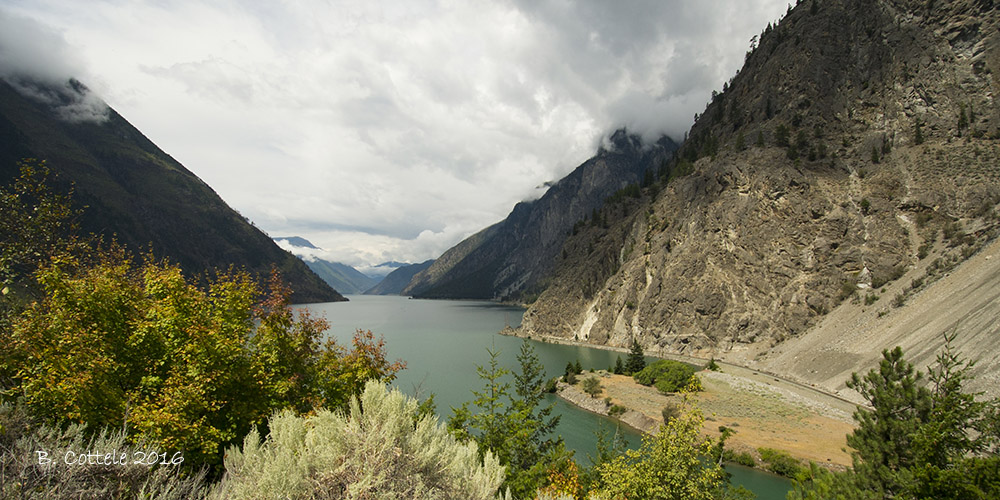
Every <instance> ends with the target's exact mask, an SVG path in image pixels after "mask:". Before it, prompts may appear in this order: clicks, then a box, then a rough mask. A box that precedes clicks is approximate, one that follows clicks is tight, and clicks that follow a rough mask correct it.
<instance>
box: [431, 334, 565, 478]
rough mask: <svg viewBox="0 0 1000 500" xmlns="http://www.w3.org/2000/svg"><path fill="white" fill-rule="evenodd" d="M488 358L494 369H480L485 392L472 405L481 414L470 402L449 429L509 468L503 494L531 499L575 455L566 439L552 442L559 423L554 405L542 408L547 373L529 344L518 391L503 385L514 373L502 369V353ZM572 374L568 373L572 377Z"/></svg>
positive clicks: (516, 382)
mask: <svg viewBox="0 0 1000 500" xmlns="http://www.w3.org/2000/svg"><path fill="white" fill-rule="evenodd" d="M487 353H489V356H490V360H489V364H488V365H487V366H486V367H483V366H480V367H478V369H477V371H478V372H479V377H480V378H481V379H482V380H483V381H484V387H483V389H482V390H480V391H473V395H474V396H475V397H476V398H475V399H474V400H473V401H472V405H474V406H476V407H477V408H478V409H479V411H478V412H476V413H473V412H472V410H471V409H470V403H469V402H465V403H463V404H462V406H460V407H459V408H452V411H453V415H452V416H451V418H449V419H448V427H449V428H450V429H451V430H452V433H453V434H454V435H455V436H456V437H458V438H460V439H473V440H475V441H476V442H477V443H478V444H479V452H480V455H481V456H486V454H487V452H489V453H492V454H493V455H494V456H496V457H497V458H498V459H499V460H500V463H501V464H503V465H505V466H507V469H506V476H505V479H504V482H503V485H502V486H501V491H502V490H504V489H506V488H510V490H511V493H513V495H514V497H515V498H530V497H531V495H533V494H534V492H535V491H536V490H537V489H538V488H539V487H540V486H541V485H542V483H543V482H544V480H545V477H546V474H547V473H548V472H549V471H550V470H552V469H555V468H559V467H562V466H563V465H565V462H567V461H568V460H570V457H571V454H570V453H569V452H567V451H566V448H565V446H564V445H563V443H562V438H561V437H559V438H552V437H550V435H551V434H552V432H553V431H554V430H555V427H556V425H557V424H558V422H559V418H558V416H552V411H553V408H554V404H553V405H549V406H547V407H544V408H539V405H540V403H541V401H542V398H543V394H542V391H543V389H544V386H545V373H544V370H543V369H542V365H541V363H539V361H538V358H537V356H536V355H535V352H534V349H533V348H532V347H531V345H530V344H529V343H528V341H525V342H524V343H523V344H522V345H521V352H520V354H519V355H518V362H519V364H520V368H521V371H520V373H519V374H515V375H514V385H513V391H511V385H510V383H508V382H505V381H504V379H505V378H506V376H507V375H509V374H510V373H511V372H510V371H509V370H507V369H506V368H503V367H501V366H499V362H498V360H497V358H498V356H499V351H494V350H492V349H487ZM567 370H569V367H567ZM572 374H573V371H568V374H567V376H572Z"/></svg>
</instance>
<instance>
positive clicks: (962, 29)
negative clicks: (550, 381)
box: [522, 0, 1000, 359]
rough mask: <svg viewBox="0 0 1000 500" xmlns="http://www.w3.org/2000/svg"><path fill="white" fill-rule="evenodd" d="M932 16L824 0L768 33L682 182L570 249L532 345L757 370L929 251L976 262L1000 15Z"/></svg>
mask: <svg viewBox="0 0 1000 500" xmlns="http://www.w3.org/2000/svg"><path fill="white" fill-rule="evenodd" d="M933 5H934V6H933V7H932V8H931V9H929V10H928V2H926V1H919V2H918V1H903V0H879V1H870V0H864V1H862V0H831V1H824V2H811V1H808V0H807V1H805V2H802V3H801V4H799V5H798V6H797V7H796V8H794V9H793V10H792V11H791V12H790V13H789V14H788V15H787V16H786V17H785V18H784V19H783V20H782V21H781V22H780V23H779V24H778V25H777V26H775V27H770V26H769V27H768V29H767V30H765V33H764V34H763V35H762V36H761V38H760V44H759V46H757V47H756V48H755V50H753V51H752V52H751V53H749V54H748V56H747V60H746V64H745V66H744V68H743V69H742V70H741V71H740V72H739V73H738V74H737V75H736V76H735V77H734V78H733V79H732V80H731V81H730V82H728V83H727V84H726V86H725V87H724V89H723V92H722V93H719V94H718V95H716V96H715V97H714V98H713V100H712V102H711V103H709V105H708V106H707V108H706V110H705V112H704V113H703V114H701V116H700V117H698V119H697V120H696V123H695V125H694V126H693V127H692V129H691V131H690V133H689V139H688V141H687V142H686V143H685V144H684V145H683V146H682V148H681V150H680V151H679V152H678V156H679V157H680V158H681V159H680V160H679V161H678V162H676V163H675V164H674V166H673V169H672V173H671V176H670V178H669V179H668V180H667V181H665V182H662V183H660V184H657V185H654V186H652V187H651V188H648V189H645V190H644V191H643V195H642V197H641V198H639V199H630V200H625V202H624V203H620V204H617V205H613V206H609V207H607V208H606V209H605V211H604V212H605V213H604V214H603V217H605V218H606V219H607V220H608V221H610V222H609V224H608V226H609V227H608V229H603V228H601V227H598V226H590V227H588V228H587V229H586V230H585V231H582V232H580V233H579V234H577V235H576V236H574V237H571V238H569V239H568V240H567V242H566V244H565V247H564V248H565V254H566V258H565V259H563V260H562V261H561V262H560V265H559V268H558V270H557V271H556V273H555V274H554V276H553V278H552V279H551V285H550V286H549V287H548V288H547V289H546V290H545V292H544V293H542V294H541V296H540V297H539V299H538V300H537V302H535V304H533V305H532V307H531V308H530V309H529V310H528V311H527V313H526V314H525V316H524V321H523V323H522V333H523V334H530V335H533V336H558V337H563V338H576V339H578V340H581V341H586V342H590V343H595V344H611V345H618V346H625V345H628V343H630V342H631V340H632V339H638V340H639V342H640V343H641V344H642V345H644V346H645V347H646V348H647V350H648V351H651V352H650V353H651V354H652V353H655V352H657V351H663V352H675V353H686V354H696V355H698V354H700V355H705V356H707V355H710V354H711V355H716V356H723V357H726V356H729V357H737V358H744V359H752V358H753V357H754V356H756V355H757V354H761V353H766V352H767V351H768V350H769V349H770V348H771V347H773V346H774V345H776V344H778V343H780V342H782V341H783V340H785V339H787V338H791V337H798V336H801V335H803V334H804V333H805V332H806V331H807V330H809V329H810V327H812V326H814V325H815V324H816V323H817V321H819V320H820V319H822V318H823V317H824V316H826V315H827V314H828V312H829V311H831V310H833V309H834V308H837V307H838V306H840V305H841V304H852V303H853V304H854V305H858V304H865V305H869V306H870V305H872V303H873V302H874V301H877V300H879V299H878V296H879V294H880V293H882V288H883V287H884V286H885V284H886V283H887V282H891V281H893V280H898V278H900V277H902V276H904V275H907V274H906V273H908V272H910V273H911V274H912V273H913V272H915V271H914V270H915V269H917V268H920V269H924V268H926V267H927V266H926V261H925V260H924V258H922V256H924V255H925V254H927V253H930V254H931V257H927V258H942V259H944V260H947V261H948V262H950V263H951V264H949V265H953V264H954V263H956V262H958V261H961V260H963V259H965V258H967V257H969V256H970V255H972V254H973V253H974V252H975V251H977V249H978V248H980V247H981V246H982V244H984V243H985V242H986V241H988V240H989V239H991V238H992V237H993V236H994V235H995V234H996V233H997V225H998V222H997V218H996V216H995V213H996V212H995V211H994V207H995V205H996V204H997V202H998V201H1000V168H998V167H997V165H998V164H1000V163H998V162H1000V128H998V127H1000V110H998V107H997V105H996V103H995V101H994V97H993V96H994V95H995V94H996V93H997V91H1000V86H998V81H997V76H996V75H997V74H998V72H1000V36H998V35H997V20H998V17H1000V14H998V10H997V7H995V6H994V5H993V2H990V1H971V0H968V1H955V2H934V3H933ZM922 264H923V265H922ZM907 276H909V275H907ZM921 276H923V275H921ZM916 277H917V276H914V278H916ZM921 286H924V285H921ZM881 300H882V302H881V306H882V307H887V308H888V307H889V306H888V304H887V303H888V302H890V300H891V299H890V298H889V297H886V298H883V299H881ZM878 306H879V305H876V307H878ZM861 307H864V306H861ZM889 309H891V308H889ZM877 354H878V350H875V352H874V353H873V355H875V356H877Z"/></svg>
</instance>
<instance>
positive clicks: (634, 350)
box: [625, 339, 646, 374]
mask: <svg viewBox="0 0 1000 500" xmlns="http://www.w3.org/2000/svg"><path fill="white" fill-rule="evenodd" d="M645 367H646V358H645V354H644V353H643V352H642V346H641V345H639V342H638V341H636V340H635V339H632V347H631V349H630V351H629V354H628V361H627V362H626V363H625V372H626V373H629V374H633V373H638V372H641V371H642V369H643V368H645Z"/></svg>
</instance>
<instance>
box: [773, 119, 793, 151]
mask: <svg viewBox="0 0 1000 500" xmlns="http://www.w3.org/2000/svg"><path fill="white" fill-rule="evenodd" d="M788 136H789V130H788V127H787V126H785V124H781V125H778V126H777V128H775V129H774V144H775V145H776V146H780V147H783V148H787V147H788V146H789V145H790V143H789V142H788V139H789V137H788Z"/></svg>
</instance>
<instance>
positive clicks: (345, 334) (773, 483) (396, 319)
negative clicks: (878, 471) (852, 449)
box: [308, 295, 790, 500]
mask: <svg viewBox="0 0 1000 500" xmlns="http://www.w3.org/2000/svg"><path fill="white" fill-rule="evenodd" d="M348 298H349V299H350V301H349V302H332V303H326V304H310V305H309V306H308V309H309V310H310V311H312V312H313V313H316V314H319V315H322V316H325V317H326V319H327V321H329V322H330V330H329V335H331V336H333V337H335V338H336V339H337V341H338V342H340V343H341V344H342V345H350V340H351V337H352V336H353V335H354V332H355V331H356V330H358V329H362V330H371V331H372V332H374V333H375V335H376V338H377V337H378V336H379V335H381V336H383V337H385V341H386V349H387V351H388V354H389V360H390V361H393V360H395V359H397V358H399V359H402V360H403V361H405V362H406V369H405V370H403V371H401V372H399V373H398V374H397V379H396V381H395V382H394V384H393V385H395V386H396V387H398V388H399V389H400V390H401V391H403V392H405V393H407V394H410V395H412V396H418V397H420V398H421V399H423V398H426V397H427V396H428V395H429V394H431V393H433V394H434V401H435V403H436V404H437V410H438V414H439V415H440V416H441V417H442V420H443V419H446V418H447V417H448V416H449V415H451V408H452V407H458V406H459V405H461V404H462V403H463V402H465V401H471V400H472V399H473V398H474V396H473V394H472V392H471V391H472V390H474V389H475V390H478V389H480V388H482V385H483V383H482V380H480V379H479V377H478V376H477V374H476V367H477V365H485V364H486V363H487V362H488V361H489V355H488V354H487V352H486V350H487V349H488V348H489V349H494V350H497V351H499V353H500V355H499V357H498V361H499V363H500V366H503V367H506V368H508V369H511V370H515V369H517V368H518V363H517V353H518V351H519V350H520V347H521V342H522V339H519V338H515V337H508V336H503V335H497V333H496V332H498V331H500V330H501V329H503V327H504V326H506V325H510V326H512V327H516V326H518V325H519V324H520V323H521V315H522V314H523V312H524V310H523V309H521V308H517V307H510V306H504V305H500V304H496V303H492V302H482V301H455V300H412V299H408V298H406V297H398V296H369V295H352V296H348ZM532 345H533V346H534V348H535V352H536V354H537V355H538V359H539V361H541V363H542V364H543V365H544V366H545V369H546V374H547V375H546V376H547V377H553V376H556V375H561V374H562V373H563V370H564V369H565V367H566V363H567V362H576V361H577V360H579V361H580V364H581V365H582V366H583V369H584V370H585V371H586V370H589V369H590V368H597V369H600V368H604V369H607V368H609V367H611V366H613V365H614V363H615V359H616V358H617V357H618V356H622V359H623V360H624V359H625V357H626V355H625V354H622V353H617V352H613V351H607V350H602V349H595V348H590V347H582V346H569V345H561V344H548V343H543V342H532ZM650 359H652V358H650ZM548 402H550V403H555V404H556V409H555V412H557V413H558V414H560V415H562V418H561V420H560V423H559V427H558V428H557V430H556V432H557V433H559V434H560V435H561V436H562V437H563V439H564V440H565V442H566V446H567V448H569V449H571V450H575V451H576V458H577V461H578V462H579V463H580V464H581V465H590V463H591V462H590V460H589V459H588V457H589V456H592V455H595V454H596V448H595V440H596V438H595V434H594V433H595V431H596V430H598V429H599V428H601V427H602V426H603V427H604V428H606V429H608V430H609V432H614V430H615V428H616V422H615V421H614V420H611V419H609V418H607V417H602V416H600V415H596V414H593V413H590V412H587V411H584V410H581V409H579V408H577V407H575V406H573V405H570V404H568V403H566V402H565V401H563V400H562V399H559V398H558V397H556V396H554V395H548ZM619 431H620V432H623V433H624V435H625V438H626V439H627V441H628V442H629V444H630V446H632V447H638V445H639V443H640V440H641V437H640V435H639V433H637V432H636V431H634V430H632V429H631V428H628V427H625V426H621V427H620V428H619ZM727 470H729V472H730V473H731V474H732V475H733V477H732V481H733V483H734V484H740V485H743V486H745V487H746V488H747V489H749V490H750V491H753V492H754V493H755V494H756V495H757V498H758V499H760V500H779V499H783V498H784V497H785V493H786V492H787V491H788V490H789V488H790V484H789V482H788V481H787V480H785V479H782V478H779V477H776V476H773V475H770V474H767V473H764V472H761V471H758V470H754V469H747V468H742V467H738V466H727Z"/></svg>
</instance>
